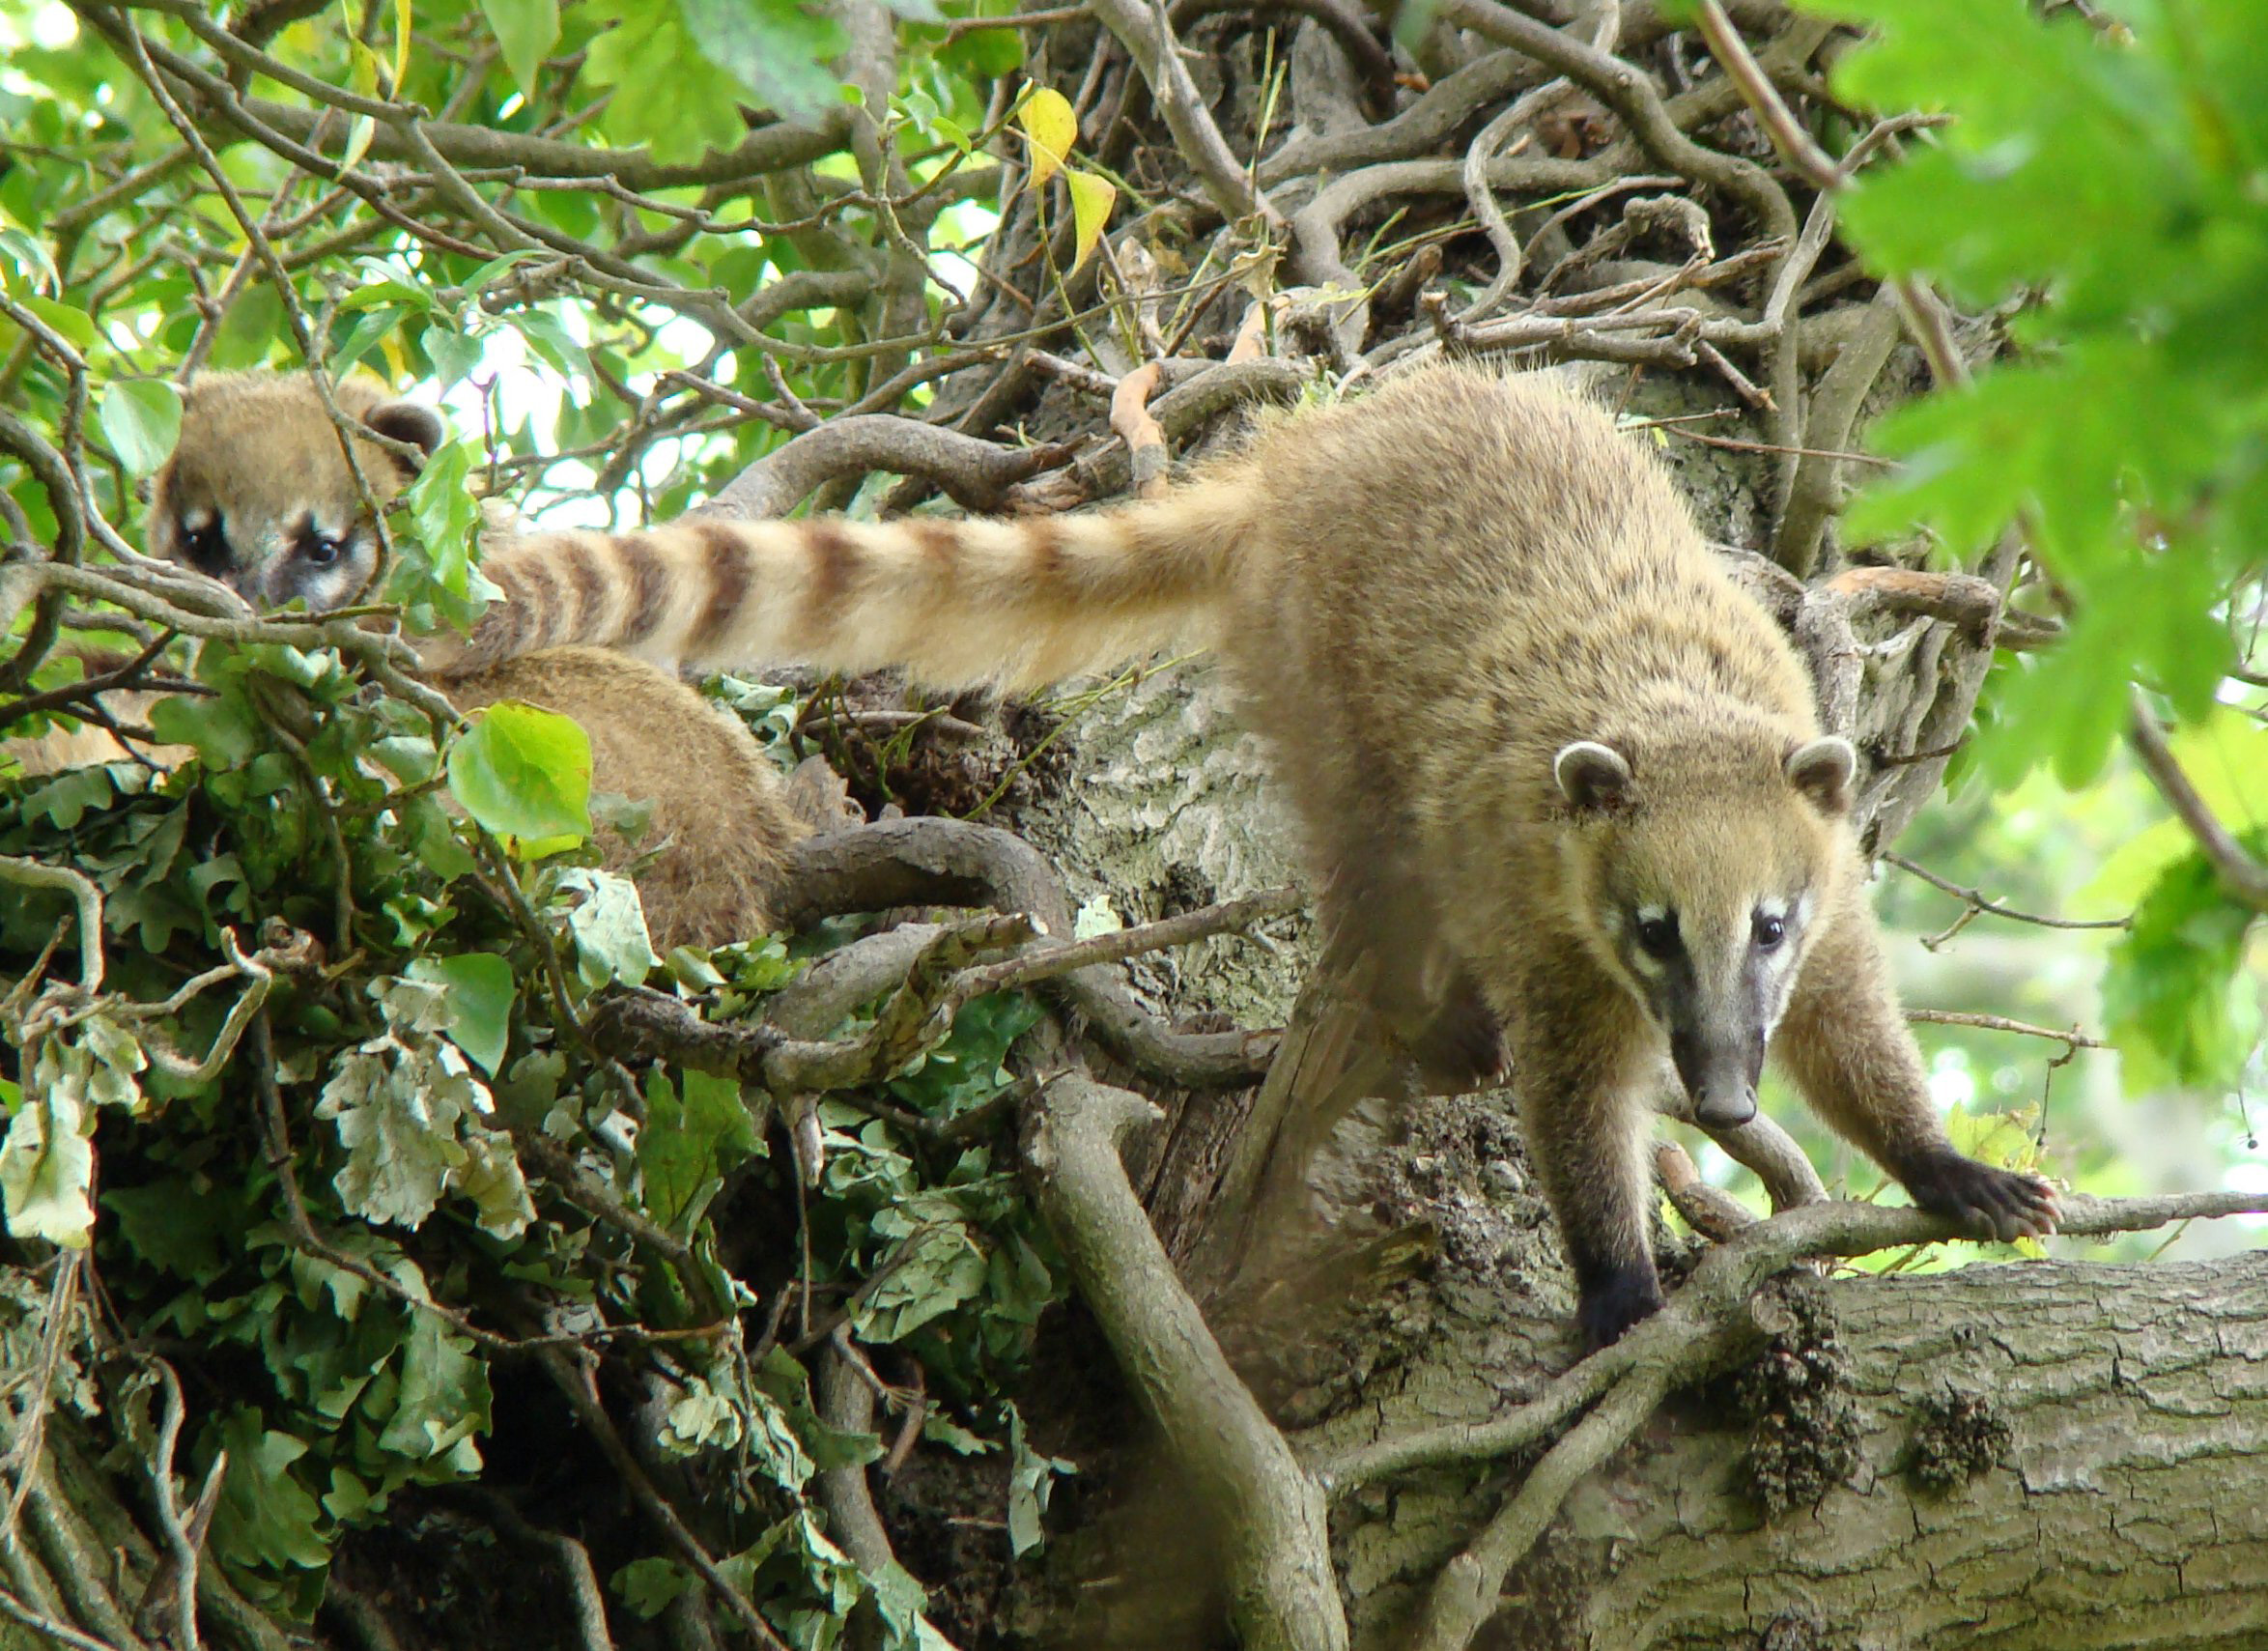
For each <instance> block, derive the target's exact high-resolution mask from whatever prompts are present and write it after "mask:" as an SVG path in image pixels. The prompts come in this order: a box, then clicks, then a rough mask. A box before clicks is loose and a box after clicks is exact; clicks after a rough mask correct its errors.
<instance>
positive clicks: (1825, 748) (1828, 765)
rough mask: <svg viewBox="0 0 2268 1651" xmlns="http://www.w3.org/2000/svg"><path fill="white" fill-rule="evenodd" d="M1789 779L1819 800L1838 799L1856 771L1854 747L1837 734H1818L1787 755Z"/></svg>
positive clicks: (1856, 751) (1853, 777)
mask: <svg viewBox="0 0 2268 1651" xmlns="http://www.w3.org/2000/svg"><path fill="white" fill-rule="evenodd" d="M1787 773H1788V779H1789V781H1790V782H1791V783H1793V784H1795V785H1796V786H1797V787H1799V788H1800V789H1801V790H1805V791H1809V792H1811V793H1812V794H1814V795H1815V796H1818V797H1820V798H1822V799H1823V800H1825V799H1828V798H1839V797H1840V796H1841V795H1842V793H1843V792H1845V791H1847V790H1849V789H1850V785H1851V782H1852V781H1853V780H1854V779H1855V778H1856V777H1857V773H1858V748H1857V746H1855V745H1853V744H1852V743H1851V742H1850V741H1849V740H1847V739H1845V738H1843V736H1842V735H1840V734H1822V735H1821V736H1820V737H1819V738H1817V739H1814V740H1806V741H1805V742H1804V743H1803V744H1801V745H1800V746H1798V747H1797V748H1796V749H1795V750H1794V751H1792V752H1790V753H1789V754H1788V761H1787Z"/></svg>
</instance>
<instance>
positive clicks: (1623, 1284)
mask: <svg viewBox="0 0 2268 1651" xmlns="http://www.w3.org/2000/svg"><path fill="white" fill-rule="evenodd" d="M1660 1311H1661V1286H1660V1285H1659V1284H1658V1283H1657V1282H1656V1281H1655V1278H1654V1273H1653V1269H1652V1268H1651V1267H1649V1268H1647V1269H1646V1270H1645V1271H1643V1272H1640V1271H1638V1270H1636V1269H1634V1268H1633V1269H1632V1270H1630V1271H1629V1272H1619V1273H1614V1274H1612V1275H1610V1276H1608V1277H1606V1278H1604V1279H1602V1280H1600V1281H1598V1282H1597V1283H1595V1284H1591V1285H1587V1286H1586V1287H1585V1288H1584V1290H1583V1298H1582V1301H1581V1303H1580V1304H1579V1305H1578V1306H1577V1307H1576V1308H1575V1322H1576V1324H1578V1325H1580V1326H1581V1328H1582V1332H1583V1356H1584V1357H1586V1358H1588V1357H1589V1356H1590V1355H1591V1354H1592V1353H1595V1352H1598V1351H1599V1350H1600V1349H1601V1348H1602V1347H1612V1346H1613V1345H1614V1344H1615V1343H1616V1342H1619V1341H1621V1340H1622V1338H1623V1336H1624V1335H1625V1334H1626V1333H1627V1332H1628V1331H1629V1330H1630V1327H1631V1326H1632V1325H1634V1324H1640V1323H1642V1322H1643V1321H1645V1320H1647V1319H1651V1318H1652V1317H1653V1316H1654V1315H1655V1314H1657V1313H1658V1312H1660Z"/></svg>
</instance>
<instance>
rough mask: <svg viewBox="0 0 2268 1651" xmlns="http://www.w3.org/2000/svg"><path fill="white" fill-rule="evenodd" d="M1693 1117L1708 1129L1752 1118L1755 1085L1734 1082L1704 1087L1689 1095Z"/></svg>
mask: <svg viewBox="0 0 2268 1651" xmlns="http://www.w3.org/2000/svg"><path fill="white" fill-rule="evenodd" d="M1690 1093H1691V1095H1692V1097H1693V1118H1694V1121H1695V1122H1696V1123H1699V1124H1706V1125H1708V1126H1709V1127H1710V1128H1712V1129H1729V1128H1731V1127H1733V1126H1734V1125H1735V1124H1745V1123H1747V1122H1748V1120H1749V1119H1751V1118H1753V1117H1755V1116H1756V1086H1755V1085H1753V1084H1746V1083H1741V1082H1738V1081H1734V1082H1728V1083H1721V1084H1704V1085H1703V1086H1702V1087H1700V1088H1698V1089H1695V1090H1693V1091H1691V1092H1690Z"/></svg>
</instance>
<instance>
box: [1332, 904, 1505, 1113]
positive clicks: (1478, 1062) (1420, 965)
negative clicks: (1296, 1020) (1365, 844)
mask: <svg viewBox="0 0 2268 1651" xmlns="http://www.w3.org/2000/svg"><path fill="white" fill-rule="evenodd" d="M1322 908H1323V913H1322V915H1323V931H1324V946H1323V961H1322V967H1324V968H1326V969H1329V970H1332V971H1334V972H1335V974H1336V976H1337V978H1338V979H1340V980H1341V981H1344V982H1346V983H1347V989H1348V990H1349V991H1350V992H1352V993H1353V994H1354V995H1356V996H1358V997H1359V998H1361V999H1362V1000H1363V1001H1364V1002H1365V1003H1366V1004H1368V1005H1369V1007H1370V1008H1371V1010H1372V1011H1373V1012H1375V1014H1376V1016H1377V1018H1378V1021H1379V1024H1380V1026H1381V1027H1382V1028H1383V1029H1384V1031H1385V1033H1386V1035H1387V1036H1388V1038H1389V1039H1391V1041H1392V1044H1393V1050H1394V1053H1395V1054H1396V1055H1398V1056H1400V1057H1401V1058H1402V1059H1403V1060H1404V1061H1406V1062H1408V1063H1409V1065H1410V1066H1411V1067H1415V1068H1416V1071H1417V1076H1418V1080H1419V1086H1420V1087H1421V1088H1422V1089H1423V1090H1424V1091H1425V1092H1426V1093H1428V1094H1431V1095H1464V1094H1469V1093H1470V1092H1471V1091H1473V1090H1477V1089H1488V1088H1490V1087H1492V1086H1493V1085H1495V1084H1497V1083H1498V1082H1500V1081H1502V1079H1503V1076H1504V1065H1505V1050H1504V1028H1503V1023H1502V1022H1501V1021H1499V1020H1498V1019H1497V1016H1496V1011H1495V1010H1494V1009H1492V1008H1491V1007H1490V1006H1489V1004H1488V999H1487V998H1486V997H1484V996H1483V995H1482V993H1481V988H1480V983H1479V982H1478V981H1476V980H1475V979H1474V977H1473V974H1472V972H1471V970H1470V969H1468V968H1467V967H1466V966H1465V965H1464V963H1463V961H1462V960H1461V959H1460V958H1459V957H1458V956H1457V955H1456V954H1455V953H1453V952H1451V951H1450V950H1449V949H1448V948H1447V947H1446V946H1444V945H1443V944H1442V943H1441V938H1440V927H1441V925H1440V921H1439V915H1438V910H1437V908H1436V906H1435V905H1434V902H1433V897H1432V893H1431V892H1430V891H1428V890H1427V889H1426V888H1425V887H1424V886H1423V885H1421V884H1420V883H1418V882H1417V881H1416V879H1414V878H1411V877H1408V876H1404V875H1402V874H1400V873H1399V872H1398V871H1396V870H1395V869H1393V868H1391V867H1389V866H1382V865H1380V864H1378V863H1377V862H1375V861H1373V862H1372V863H1370V864H1368V865H1365V866H1363V867H1362V868H1360V869H1359V870H1351V871H1350V870H1344V869H1343V870H1341V871H1339V872H1338V873H1337V874H1335V875H1333V876H1331V877H1330V878H1329V879H1328V880H1327V883H1326V887H1325V891H1324V896H1323V900H1322Z"/></svg>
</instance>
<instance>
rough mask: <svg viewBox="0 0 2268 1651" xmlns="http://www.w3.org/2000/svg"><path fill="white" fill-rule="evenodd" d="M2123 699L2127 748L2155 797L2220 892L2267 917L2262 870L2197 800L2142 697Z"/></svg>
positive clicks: (2134, 693) (2267, 876)
mask: <svg viewBox="0 0 2268 1651" xmlns="http://www.w3.org/2000/svg"><path fill="white" fill-rule="evenodd" d="M2127 694H2128V705H2129V715H2128V721H2127V728H2126V734H2127V739H2128V740H2129V741H2130V742H2131V743H2132V744H2133V746H2134V752H2135V754H2136V755H2137V756H2139V757H2140V758H2141V760H2142V767H2143V768H2144V769H2146V770H2147V771H2148V773H2149V776H2150V780H2151V782H2152V783H2154V784H2155V785H2156V786H2157V787H2158V794H2159V795H2160V796H2162V797H2164V798H2165V799H2166V802H2167V804H2168V806H2169V807H2170V808H2171V809H2172V810H2173V811H2174V813H2175V814H2177V815H2178V816H2180V819H2181V823H2182V824H2183V825H2185V826H2187V827H2189V832H2190V836H2192V837H2194V838H2196V839H2197V847H2198V848H2199V849H2201V850H2203V852H2204V856H2205V859H2206V860H2207V861H2208V862H2210V863H2211V865H2212V867H2213V869H2214V871H2215V872H2216V873H2217V874H2218V875H2219V876H2220V879H2221V886H2222V887H2223V888H2225V889H2226V890H2227V891H2228V892H2229V894H2230V895H2232V896H2234V897H2236V898H2237V899H2239V900H2241V901H2243V902H2244V903H2245V904H2246V905H2248V906H2251V907H2252V908H2253V909H2254V911H2260V912H2268V864H2263V863H2262V862H2260V861H2259V860H2257V859H2255V858H2254V856H2253V854H2252V853H2251V852H2250V851H2249V850H2247V849H2246V847H2245V845H2244V844H2243V843H2241V842H2239V841H2237V840H2236V838H2235V837H2234V835H2232V834H2231V833H2230V831H2229V829H2228V828H2227V827H2226V826H2225V825H2223V824H2222V823H2221V820H2220V818H2219V817H2218V816H2217V815H2215V813H2214V812H2213V811H2212V809H2211V808H2210V807H2209V806H2207V804H2206V802H2205V799H2204V798H2202V797H2200V796H2198V795H2197V787H2196V786H2195V785H2193V784H2191V783H2190V778H2189V776H2188V775H2187V774H2185V773H2183V772H2182V767H2181V762H2180V759H2179V758H2177V757H2176V756H2175V755H2174V754H2173V748H2172V747H2171V746H2169V745H2168V744H2167V743H2166V735H2165V734H2164V732H2162V731H2161V730H2160V728H2159V726H2158V719H2157V716H2156V714H2155V713H2153V712H2152V711H2151V710H2150V707H2149V702H2148V701H2147V700H2145V699H2144V698H2143V697H2142V692H2141V690H2140V689H2139V688H2130V689H2128V690H2127Z"/></svg>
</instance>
